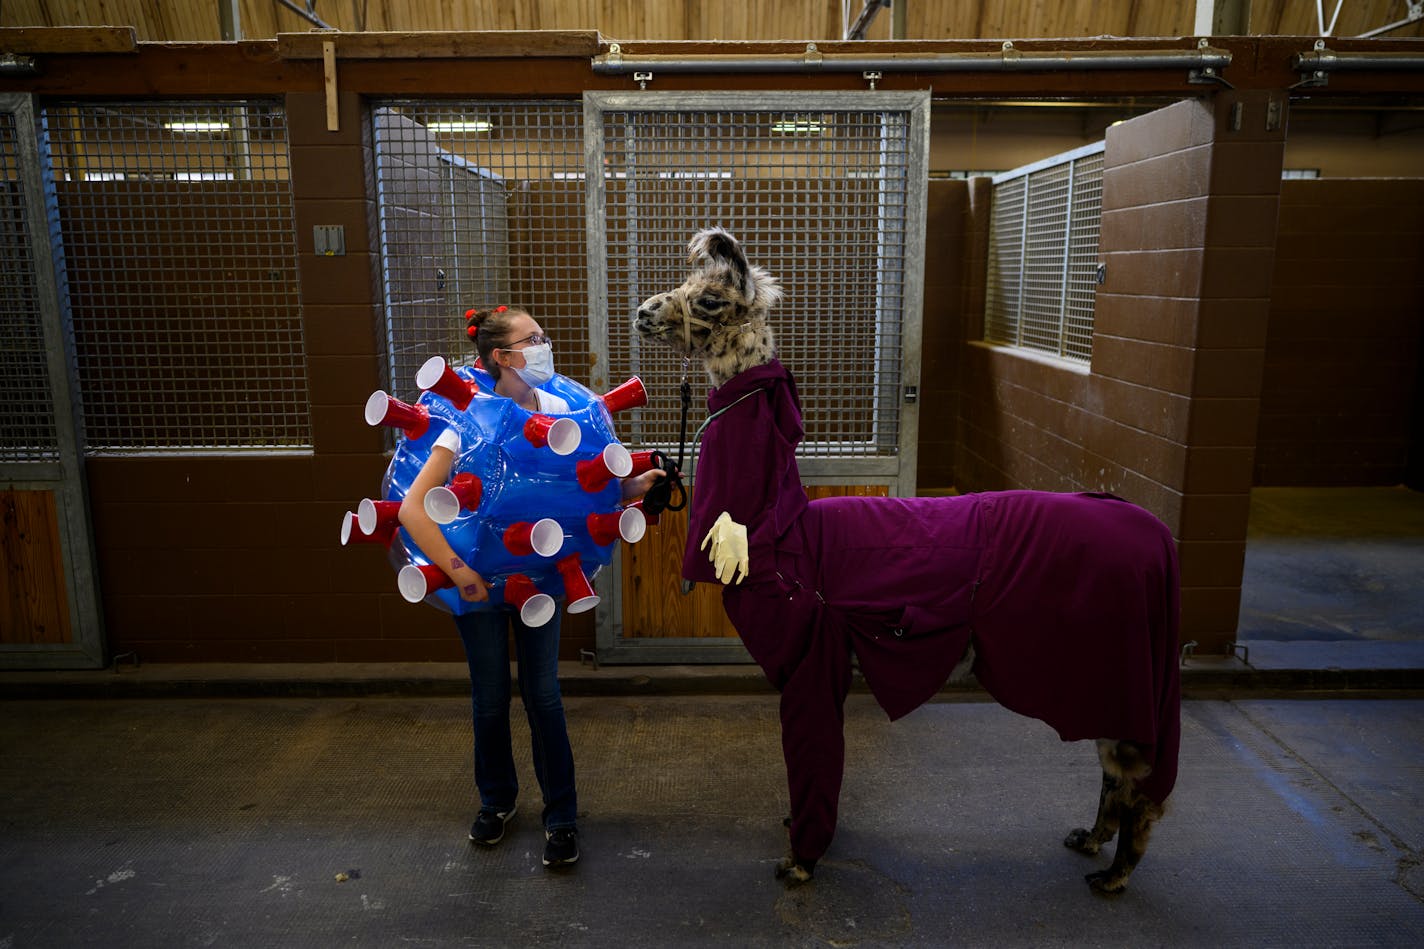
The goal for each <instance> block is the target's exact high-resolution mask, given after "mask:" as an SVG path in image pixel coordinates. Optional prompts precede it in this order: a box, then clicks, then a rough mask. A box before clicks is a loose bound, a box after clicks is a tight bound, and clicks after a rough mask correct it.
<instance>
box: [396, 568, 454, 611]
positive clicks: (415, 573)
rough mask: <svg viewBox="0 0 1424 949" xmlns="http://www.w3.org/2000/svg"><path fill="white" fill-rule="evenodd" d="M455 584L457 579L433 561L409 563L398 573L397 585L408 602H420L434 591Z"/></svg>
mask: <svg viewBox="0 0 1424 949" xmlns="http://www.w3.org/2000/svg"><path fill="white" fill-rule="evenodd" d="M454 585H455V581H454V580H451V579H450V577H449V576H448V575H447V574H446V573H445V571H444V570H441V569H440V568H439V567H437V566H435V564H433V563H421V564H415V563H409V564H406V565H405V566H404V567H401V569H400V573H398V574H396V586H397V587H399V588H400V593H401V596H403V597H405V599H406V602H407V603H419V602H420V601H421V600H423V599H425V598H426V597H427V596H429V595H430V594H431V593H433V592H434V591H436V590H441V589H444V588H445V587H452V586H454Z"/></svg>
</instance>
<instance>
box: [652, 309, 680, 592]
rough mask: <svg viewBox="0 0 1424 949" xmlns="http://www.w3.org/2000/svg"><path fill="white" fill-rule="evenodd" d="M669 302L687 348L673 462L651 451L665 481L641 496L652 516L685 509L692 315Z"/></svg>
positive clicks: (653, 460) (665, 456)
mask: <svg viewBox="0 0 1424 949" xmlns="http://www.w3.org/2000/svg"><path fill="white" fill-rule="evenodd" d="M673 299H674V300H676V301H677V302H678V305H679V306H680V307H681V308H682V317H683V322H682V332H683V339H684V340H685V344H686V347H687V354H686V355H684V356H683V357H682V384H681V385H680V386H678V394H679V396H680V397H681V399H682V428H681V434H680V435H679V436H678V443H677V460H676V461H673V460H672V459H670V458H668V456H667V455H666V454H665V453H664V452H661V451H655V452H653V456H652V462H653V465H654V467H657V468H661V469H662V470H663V471H664V472H666V473H667V477H666V478H664V479H663V480H661V481H659V482H658V483H657V484H655V485H653V486H652V487H651V488H649V489H648V493H647V494H645V495H643V510H644V511H645V512H646V513H649V514H653V515H657V514H660V513H662V512H663V511H681V510H682V509H683V508H685V507H687V488H686V487H684V486H683V483H682V466H683V463H684V461H685V460H686V454H687V417H688V413H689V412H690V411H691V410H692V385H691V383H689V382H688V381H687V375H688V371H689V369H690V367H691V365H692V355H691V354H692V325H691V322H690V321H691V319H692V314H691V313H690V312H689V311H688V309H687V300H686V299H684V298H683V297H681V296H679V295H678V294H676V293H674V294H673ZM674 491H676V492H677V500H676V501H674V500H673V492H674ZM684 592H686V591H684Z"/></svg>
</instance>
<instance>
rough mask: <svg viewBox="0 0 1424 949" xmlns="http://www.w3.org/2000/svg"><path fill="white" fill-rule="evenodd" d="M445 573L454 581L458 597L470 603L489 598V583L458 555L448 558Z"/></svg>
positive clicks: (480, 601)
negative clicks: (458, 592)
mask: <svg viewBox="0 0 1424 949" xmlns="http://www.w3.org/2000/svg"><path fill="white" fill-rule="evenodd" d="M445 573H446V574H447V575H448V576H449V577H450V579H451V580H454V581H455V589H456V590H458V591H460V599H462V600H465V601H467V602H470V603H483V602H485V601H486V600H488V599H489V584H488V583H485V578H484V577H482V576H480V575H479V573H478V572H477V571H475V570H474V569H473V568H471V567H469V566H468V565H466V563H465V562H464V561H463V560H461V559H460V558H459V557H452V558H450V562H449V563H448V564H446V566H445Z"/></svg>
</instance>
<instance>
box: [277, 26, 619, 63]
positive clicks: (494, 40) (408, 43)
mask: <svg viewBox="0 0 1424 949" xmlns="http://www.w3.org/2000/svg"><path fill="white" fill-rule="evenodd" d="M331 41H335V43H336V55H337V57H338V58H340V59H484V58H493V57H498V58H507V57H510V56H520V57H534V56H587V57H593V56H597V55H598V54H599V52H600V51H601V50H602V48H603V38H602V37H601V36H599V34H598V32H597V31H596V30H571V31H565V30H483V31H475V32H444V31H430V32H416V33H338V32H330V31H326V30H313V31H312V32H310V33H278V34H277V55H278V56H280V57H281V58H282V59H321V57H322V43H324V42H331Z"/></svg>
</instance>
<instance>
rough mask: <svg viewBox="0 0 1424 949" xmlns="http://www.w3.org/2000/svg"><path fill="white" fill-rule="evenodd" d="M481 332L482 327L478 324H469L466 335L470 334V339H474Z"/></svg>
mask: <svg viewBox="0 0 1424 949" xmlns="http://www.w3.org/2000/svg"><path fill="white" fill-rule="evenodd" d="M479 332H480V328H479V327H478V326H467V327H465V335H466V336H468V337H470V339H474V338H475V336H476V335H478V334H479Z"/></svg>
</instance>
